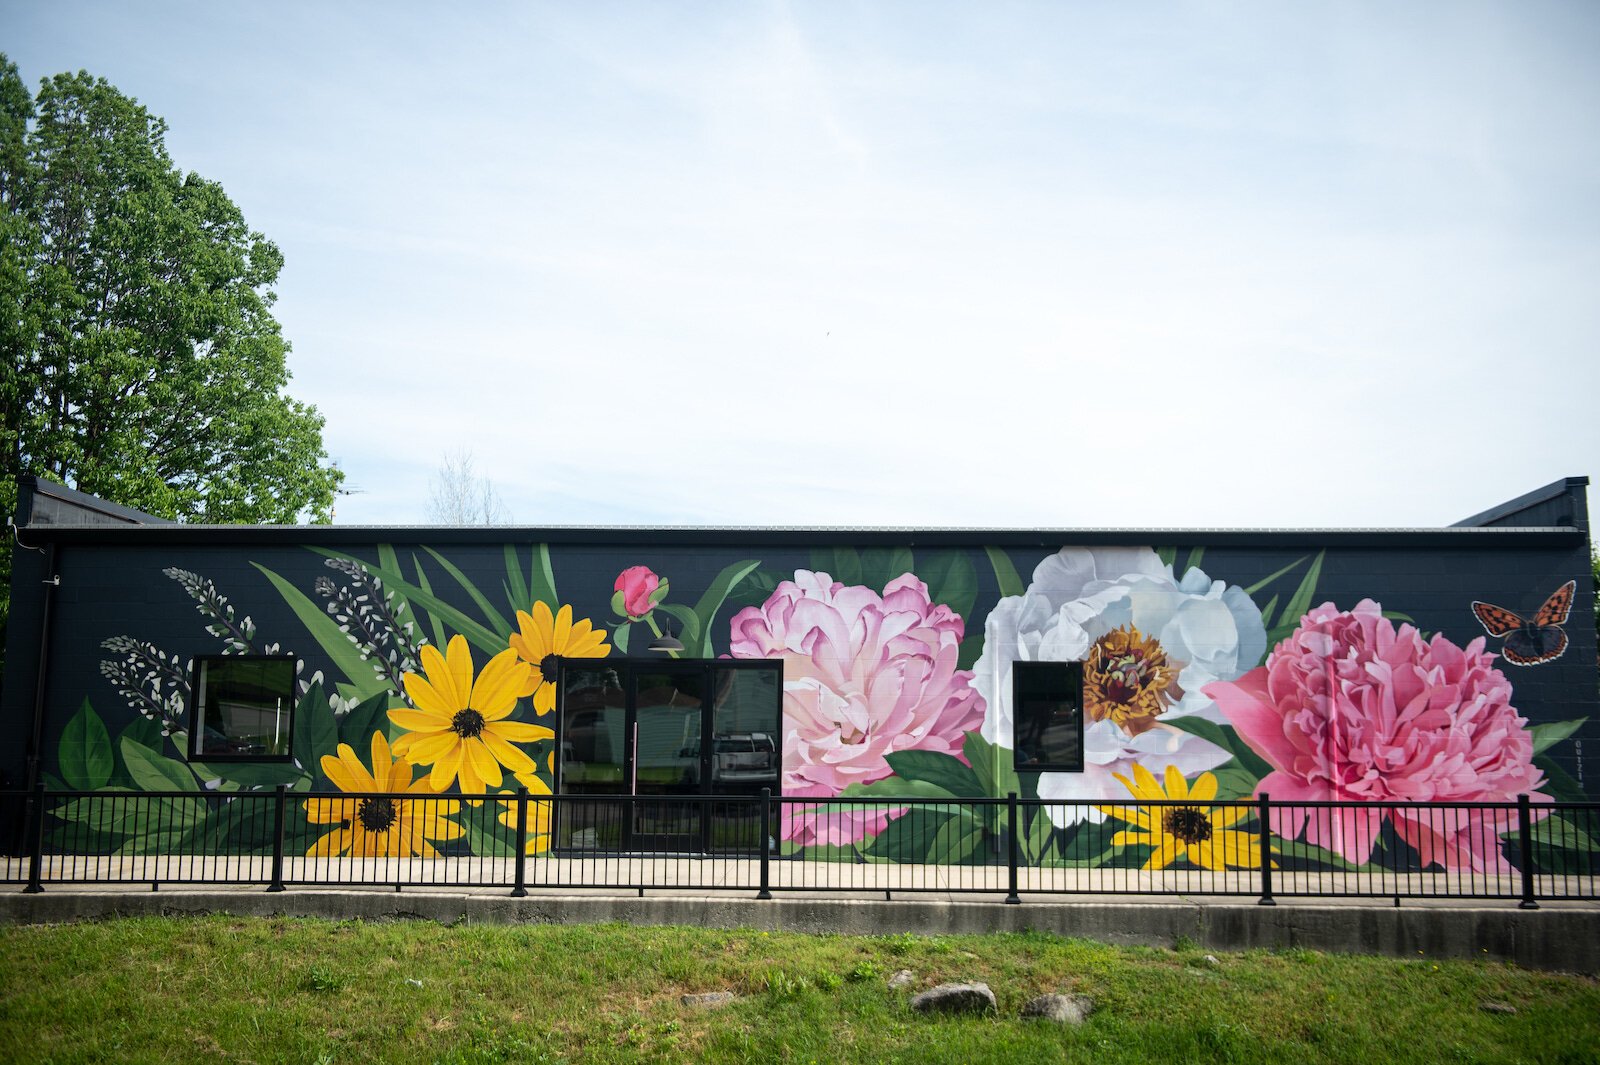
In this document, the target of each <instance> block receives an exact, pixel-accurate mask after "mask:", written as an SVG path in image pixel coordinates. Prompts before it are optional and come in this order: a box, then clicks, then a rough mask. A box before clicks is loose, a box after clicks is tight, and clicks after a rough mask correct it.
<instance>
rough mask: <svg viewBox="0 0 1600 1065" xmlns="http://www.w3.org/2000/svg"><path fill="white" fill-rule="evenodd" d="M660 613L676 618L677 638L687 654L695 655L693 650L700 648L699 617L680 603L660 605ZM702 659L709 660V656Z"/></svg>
mask: <svg viewBox="0 0 1600 1065" xmlns="http://www.w3.org/2000/svg"><path fill="white" fill-rule="evenodd" d="M660 609H661V611H662V613H664V614H667V615H669V616H670V617H673V618H676V619H677V622H678V632H677V634H676V635H677V637H678V639H679V640H681V641H682V642H683V646H684V648H685V650H686V651H687V652H688V653H689V654H696V653H697V652H696V651H695V648H697V647H699V646H700V615H698V614H696V613H695V612H694V611H693V610H691V609H689V608H688V607H686V606H684V605H683V604H682V603H662V604H661V607H660ZM703 657H706V658H710V657H711V656H710V655H705V656H703Z"/></svg>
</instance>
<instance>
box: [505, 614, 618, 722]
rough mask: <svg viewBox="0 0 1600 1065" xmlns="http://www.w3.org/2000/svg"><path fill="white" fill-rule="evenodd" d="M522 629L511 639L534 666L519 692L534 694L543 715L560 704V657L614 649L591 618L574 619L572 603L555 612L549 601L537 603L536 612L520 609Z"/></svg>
mask: <svg viewBox="0 0 1600 1065" xmlns="http://www.w3.org/2000/svg"><path fill="white" fill-rule="evenodd" d="M517 625H518V630H519V631H517V632H514V633H512V634H511V637H510V640H509V643H510V646H511V649H512V650H513V651H515V652H516V654H517V656H518V657H519V658H521V659H522V661H524V662H526V663H527V664H528V665H529V666H531V667H533V668H532V669H531V670H529V671H528V674H527V677H526V681H525V683H524V684H523V685H522V687H521V688H520V689H519V690H518V691H517V693H516V694H517V695H518V696H528V695H531V696H533V709H534V712H535V713H537V714H539V715H541V716H543V715H544V714H548V713H549V712H550V711H552V710H554V709H555V708H556V670H557V665H556V659H558V658H604V657H606V656H607V655H608V654H610V653H611V645H610V644H608V643H606V634H605V631H604V630H603V629H596V628H595V627H594V626H593V625H592V624H591V623H590V622H589V619H588V618H579V619H578V620H576V621H574V620H573V619H572V607H571V606H563V607H562V608H561V609H560V610H557V611H555V612H553V613H552V612H551V610H550V606H549V604H548V603H543V602H539V603H535V604H533V612H532V613H531V614H530V613H529V612H527V611H525V610H519V611H517Z"/></svg>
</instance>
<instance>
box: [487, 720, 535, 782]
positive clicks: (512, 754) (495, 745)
mask: <svg viewBox="0 0 1600 1065" xmlns="http://www.w3.org/2000/svg"><path fill="white" fill-rule="evenodd" d="M498 732H499V730H498V729H497V728H496V727H495V726H493V725H491V726H489V727H488V728H486V729H484V730H483V735H481V736H479V737H478V738H479V739H480V740H482V741H483V745H484V747H485V748H486V749H487V750H488V752H489V755H490V757H492V758H493V759H494V760H495V761H497V762H499V763H500V764H501V765H503V766H505V767H506V768H507V769H509V770H511V771H512V772H513V773H531V772H533V768H534V766H533V759H532V758H529V757H528V756H527V755H526V754H524V753H523V752H522V751H519V750H517V748H515V747H513V746H511V744H510V743H508V742H506V740H505V739H504V738H503V737H502V736H500V735H499V734H498ZM484 779H485V780H488V781H489V783H491V784H495V785H498V784H499V783H500V781H499V780H497V779H491V778H490V777H488V776H487V775H485V777H484Z"/></svg>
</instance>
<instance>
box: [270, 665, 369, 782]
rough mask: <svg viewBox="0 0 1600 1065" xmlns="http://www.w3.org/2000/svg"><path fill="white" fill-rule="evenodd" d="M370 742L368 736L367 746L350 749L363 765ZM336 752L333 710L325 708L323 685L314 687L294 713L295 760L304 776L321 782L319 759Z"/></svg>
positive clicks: (309, 689) (301, 700)
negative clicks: (307, 774)
mask: <svg viewBox="0 0 1600 1065" xmlns="http://www.w3.org/2000/svg"><path fill="white" fill-rule="evenodd" d="M371 742H372V739H371V736H370V735H369V736H368V737H367V742H366V743H362V744H352V745H351V746H353V747H355V749H356V753H357V754H359V755H360V756H361V759H362V761H366V760H367V758H368V754H369V752H370V751H371V749H372V748H371ZM338 749H339V722H338V720H337V719H336V718H335V717H334V716H333V708H332V707H330V706H329V705H328V694H327V693H326V692H324V691H323V690H322V685H320V684H313V685H311V687H309V688H307V689H306V693H305V694H304V695H302V696H301V697H300V703H299V705H298V706H296V707H295V710H294V760H295V761H297V762H299V763H300V767H301V768H302V769H304V770H305V771H306V772H308V773H311V774H312V775H314V776H316V777H317V778H319V779H321V777H322V765H321V761H322V756H323V755H325V754H334V753H336V752H337V751H338ZM284 783H292V781H285V782H284Z"/></svg>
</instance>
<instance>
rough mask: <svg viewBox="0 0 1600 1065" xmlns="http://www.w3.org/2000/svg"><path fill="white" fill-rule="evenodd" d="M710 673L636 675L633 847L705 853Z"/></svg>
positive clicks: (661, 670)
mask: <svg viewBox="0 0 1600 1065" xmlns="http://www.w3.org/2000/svg"><path fill="white" fill-rule="evenodd" d="M704 689H705V669H704V667H703V666H701V665H700V664H698V663H695V664H692V665H689V664H686V665H683V666H665V665H664V666H660V667H655V666H653V665H652V666H651V667H650V668H643V669H641V668H635V669H634V671H633V685H632V691H631V694H632V696H633V709H634V731H633V741H634V745H633V749H634V762H633V782H634V788H633V793H634V795H635V796H637V799H636V801H635V802H634V804H633V824H632V826H631V829H632V844H633V847H634V848H636V849H639V850H655V851H663V850H665V851H688V850H704V849H705V841H704V839H702V833H703V830H704V828H705V821H704V817H703V813H704V809H703V807H704V803H702V802H699V801H695V800H692V799H689V798H688V796H692V795H701V794H704V792H705V789H704V787H703V786H702V785H703V782H704V781H705V779H706V773H705V769H706V767H705V753H706V752H705V745H704V744H703V743H702V742H701V740H702V737H704V736H705V728H704V725H705V721H704V718H705V710H706V706H705V697H704Z"/></svg>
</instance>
